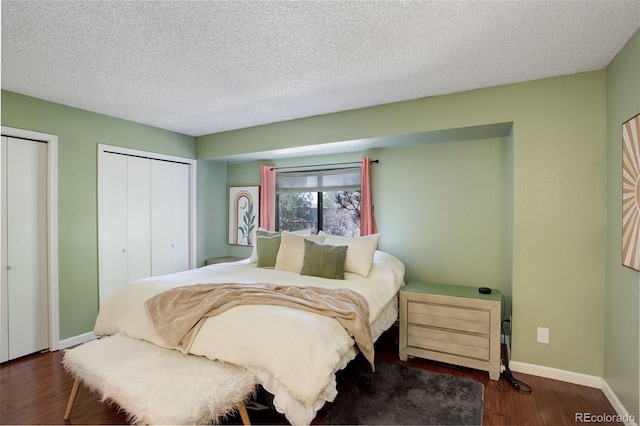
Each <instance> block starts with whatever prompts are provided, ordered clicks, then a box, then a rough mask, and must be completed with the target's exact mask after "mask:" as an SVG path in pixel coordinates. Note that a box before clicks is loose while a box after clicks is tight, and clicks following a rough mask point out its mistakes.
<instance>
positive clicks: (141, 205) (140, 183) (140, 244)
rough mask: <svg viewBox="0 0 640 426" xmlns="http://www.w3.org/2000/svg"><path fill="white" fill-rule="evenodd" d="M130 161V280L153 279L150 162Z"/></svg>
mask: <svg viewBox="0 0 640 426" xmlns="http://www.w3.org/2000/svg"><path fill="white" fill-rule="evenodd" d="M122 157H125V158H126V159H127V169H128V173H127V174H128V178H127V250H128V254H129V256H128V272H129V276H128V280H129V281H134V280H139V279H140V278H147V277H149V276H151V229H150V228H149V216H150V214H151V192H150V191H151V160H149V159H148V158H138V157H126V156H122Z"/></svg>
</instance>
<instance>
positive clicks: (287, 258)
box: [276, 231, 325, 274]
mask: <svg viewBox="0 0 640 426" xmlns="http://www.w3.org/2000/svg"><path fill="white" fill-rule="evenodd" d="M281 238H282V239H281V240H280V250H278V257H277V258H276V269H280V270H283V271H290V272H295V273H296V274H299V273H300V271H301V270H302V263H303V262H304V240H309V241H315V242H316V243H321V242H323V241H324V238H325V236H324V235H300V234H297V233H293V232H288V231H282V234H281Z"/></svg>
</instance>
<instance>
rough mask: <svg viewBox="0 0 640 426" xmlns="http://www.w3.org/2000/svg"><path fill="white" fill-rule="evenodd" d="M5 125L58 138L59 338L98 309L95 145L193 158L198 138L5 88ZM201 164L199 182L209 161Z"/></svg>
mask: <svg viewBox="0 0 640 426" xmlns="http://www.w3.org/2000/svg"><path fill="white" fill-rule="evenodd" d="M2 125H3V126H9V127H15V128H20V129H26V130H32V131H36V132H42V133H49V134H53V135H57V136H58V219H59V222H58V239H59V242H58V256H59V302H60V338H61V339H66V338H70V337H74V336H77V335H80V334H83V333H87V332H90V331H91V330H93V325H94V323H95V319H96V315H97V311H98V241H97V238H98V237H97V235H98V225H97V145H98V144H108V145H117V146H122V147H127V148H132V149H139V150H145V151H152V152H157V153H162V154H167V155H175V156H180V157H186V158H195V141H194V139H193V138H192V137H190V136H185V135H180V134H177V133H172V132H168V131H165V130H160V129H157V128H154V127H149V126H144V125H141V124H136V123H132V122H130V121H125V120H120V119H116V118H112V117H107V116H104V115H101V114H95V113H91V112H88V111H83V110H80V109H76V108H71V107H67V106H63V105H59V104H55V103H51V102H47V101H43V100H40V99H36V98H32V97H28V96H23V95H20V94H17V93H13V92H7V91H4V90H3V91H2ZM199 163H203V164H202V166H201V164H198V174H199V180H200V175H201V174H203V173H204V174H205V175H206V172H207V171H208V170H210V168H211V165H210V164H211V163H210V162H199ZM205 201H206V200H205ZM201 204H202V206H205V205H206V203H201ZM199 225H200V224H198V227H200V226H199ZM202 228H203V229H205V227H204V225H203V226H202ZM205 255H206V253H202V256H205ZM201 263H202V260H201V258H199V264H201Z"/></svg>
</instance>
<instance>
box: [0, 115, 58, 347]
mask: <svg viewBox="0 0 640 426" xmlns="http://www.w3.org/2000/svg"><path fill="white" fill-rule="evenodd" d="M2 135H4V136H9V137H14V138H22V139H32V140H36V141H42V142H46V143H47V169H48V174H47V231H48V233H49V235H47V241H48V245H49V247H48V257H49V259H48V261H49V262H48V271H47V276H48V287H49V350H50V351H57V350H58V349H60V312H59V311H60V303H59V300H58V137H57V136H55V135H50V134H47V133H40V132H32V131H30V130H24V129H16V128H13V127H7V126H2Z"/></svg>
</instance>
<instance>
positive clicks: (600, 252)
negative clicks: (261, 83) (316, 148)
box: [196, 71, 607, 376]
mask: <svg viewBox="0 0 640 426" xmlns="http://www.w3.org/2000/svg"><path fill="white" fill-rule="evenodd" d="M508 122H512V123H513V128H512V132H511V134H509V135H508V136H507V137H505V138H503V139H500V142H498V141H491V140H490V141H488V142H486V143H485V142H483V143H484V144H485V145H487V146H488V147H489V148H488V151H487V152H484V153H482V154H480V155H487V156H489V154H488V152H491V151H495V157H493V156H492V157H491V160H490V161H489V163H488V164H487V165H486V166H485V168H484V169H482V170H481V171H477V173H476V174H474V173H469V174H466V173H465V172H466V170H465V171H461V170H460V168H458V167H457V165H458V164H465V162H466V161H469V159H470V157H473V156H474V155H477V154H476V153H475V151H474V150H476V149H479V147H480V145H482V144H477V143H476V142H477V141H461V142H455V143H453V144H452V145H449V144H431V145H429V146H426V145H425V146H424V147H414V148H400V147H398V148H397V151H396V149H394V147H393V142H394V140H395V138H394V136H397V135H406V134H408V133H418V132H433V131H441V130H447V129H456V128H463V127H472V126H482V125H491V124H495V123H508ZM606 122H607V117H606V71H597V72H590V73H582V74H577V75H571V76H564V77H558V78H551V79H545V80H538V81H531V82H527V83H521V84H512V85H506V86H501V87H494V88H489V89H483V90H475V91H470V92H465V93H457V94H452V95H447V96H438V97H432V98H425V99H419V100H415V101H408V102H400V103H395V104H389V105H382V106H378V107H372V108H365V109H360V110H355V111H346V112H341V113H336V114H329V115H324V116H318V117H311V118H307V119H300V120H294V121H290V122H283V123H275V124H272V125H265V126H259V127H254V128H249V129H243V130H237V131H232V132H225V133H219V134H213V135H207V136H203V137H199V138H196V149H197V154H198V158H219V157H224V156H229V155H236V154H243V153H247V152H252V151H268V150H271V149H282V148H289V147H294V146H305V145H318V144H323V143H332V142H340V141H351V140H358V139H366V138H380V137H388V138H389V141H390V145H391V146H390V147H386V148H384V149H382V150H381V151H380V152H376V153H375V154H376V155H377V156H378V157H380V158H381V159H382V160H384V161H382V163H381V164H380V165H378V166H374V172H373V173H374V179H376V178H375V176H376V174H378V173H380V174H383V175H384V178H383V179H381V180H382V182H379V181H377V180H375V181H374V183H375V184H376V185H381V184H382V185H383V186H382V188H378V189H374V197H376V196H377V197H378V198H377V199H374V202H375V204H376V217H377V220H378V222H379V223H380V224H381V231H382V232H383V235H382V240H381V248H384V249H388V250H389V251H390V252H392V253H394V254H397V255H398V257H400V258H401V259H402V260H403V261H404V262H405V263H406V266H407V271H408V278H421V279H431V278H433V279H435V280H438V281H441V282H450V283H461V284H462V283H465V282H466V283H467V284H469V285H479V284H480V283H491V282H497V283H498V284H497V285H498V286H501V285H502V284H499V283H500V282H501V281H504V280H506V281H507V282H506V284H504V286H505V288H507V289H509V287H510V293H511V296H512V297H511V298H512V307H513V321H514V324H513V340H512V345H513V347H512V356H513V360H515V361H519V362H522V363H529V364H534V365H542V366H547V367H553V368H558V369H561V370H569V371H576V372H580V373H584V374H589V375H595V376H602V374H603V368H604V317H605V313H604V308H605V306H604V302H603V301H604V297H605V246H606V244H605V234H606V229H605V213H606V212H605V210H606V209H605V204H606V132H607V125H606ZM453 145H456V146H455V147H454V146H453ZM371 156H372V157H373V156H375V155H371ZM439 158H441V159H442V164H440V163H439V162H438V159H439ZM498 158H501V159H502V160H498ZM409 165H410V166H411V168H410V167H409ZM447 165H448V167H447ZM234 167H235V166H232V165H230V166H229V173H228V179H229V183H230V184H231V183H234V182H235V179H236V175H235V174H234V173H233V170H234ZM238 167H246V166H238ZM376 167H377V168H376ZM470 167H472V168H471V169H470V170H473V167H479V166H478V165H473V166H470ZM496 167H497V168H498V170H497V171H496V170H494V169H495V168H496ZM251 173H253V177H252V178H249V177H248V175H250V174H251ZM257 173H258V172H257V171H253V172H250V173H249V174H248V175H245V176H247V177H248V179H247V180H246V182H243V183H257V182H258V181H259V177H258V175H257ZM441 173H448V174H447V175H446V176H447V177H448V179H445V178H443V177H442V175H441ZM470 175H473V176H470ZM493 175H495V176H493ZM492 176H493V177H492ZM496 176H498V177H500V178H497V177H496ZM434 179H435V181H434ZM484 179H487V182H491V181H492V180H493V181H495V182H498V183H497V184H496V183H494V185H498V188H497V189H495V191H496V194H499V196H497V198H500V202H499V203H498V202H497V201H496V203H497V204H496V203H494V204H492V205H489V206H483V205H482V204H478V199H477V198H474V197H473V196H472V195H471V194H468V193H464V192H462V193H460V199H458V200H456V199H453V200H451V199H446V196H447V195H449V196H450V197H452V198H455V194H456V193H458V192H459V191H460V190H459V188H460V187H463V186H464V181H465V180H466V181H468V184H469V185H470V186H471V188H473V186H474V185H476V184H479V183H478V182H476V181H482V180H484ZM238 183H240V182H238ZM487 185H489V184H488V183H487ZM411 189H413V190H415V191H418V192H420V191H423V193H424V194H435V195H436V197H435V198H436V199H438V197H440V198H439V199H438V202H440V203H441V204H443V205H448V207H449V208H451V209H452V210H451V211H449V214H450V215H451V216H452V217H450V218H446V219H450V220H449V221H445V223H444V224H443V216H445V215H443V214H441V213H438V214H433V213H432V212H433V209H434V206H433V203H434V202H435V201H434V199H433V198H434V197H432V196H428V195H424V196H422V197H417V198H416V199H415V200H414V201H415V204H414V205H411V207H409V208H410V211H411V213H410V214H408V213H407V209H406V208H397V203H395V202H393V203H392V204H389V200H390V199H393V198H394V195H395V194H396V193H397V194H402V195H404V196H408V194H407V191H409V190H411ZM465 201H468V202H467V203H465ZM447 203H450V204H447ZM485 207H486V208H487V210H486V212H484V211H483V209H484V208H485ZM465 208H466V209H467V210H466V212H465V210H464V209H465ZM491 209H493V210H491ZM474 210H476V211H483V212H482V213H481V214H482V215H483V217H482V220H481V222H482V223H483V225H485V224H486V225H485V226H487V227H488V229H492V228H491V226H493V227H494V228H495V227H496V225H495V224H494V225H491V221H492V220H493V221H494V222H495V223H498V222H500V223H501V224H503V228H506V231H505V232H506V235H505V234H504V233H497V234H496V236H495V238H494V239H490V238H489V236H484V238H485V240H484V241H486V244H488V245H489V246H488V247H483V246H482V244H478V243H477V242H476V239H477V238H478V237H477V232H481V231H480V230H477V231H476V233H475V234H472V235H473V236H474V237H473V238H468V239H465V238H464V234H465V233H466V231H465V229H466V227H467V226H468V227H469V228H473V226H474V225H473V221H474V220H476V218H475V217H474V216H475V214H476V213H474ZM488 212H490V213H488ZM478 214H480V213H478ZM407 217H410V218H411V220H410V221H407ZM467 220H469V221H470V222H469V224H468V223H467V222H466V221H467ZM478 220H479V219H478ZM224 223H225V224H226V219H225V222H224ZM447 235H448V236H449V237H450V239H447ZM505 240H506V241H505ZM236 249H237V248H235V247H233V248H230V251H231V250H236ZM485 250H487V251H489V252H493V253H498V254H496V255H493V256H490V257H487V258H484V256H485V253H484V251H485ZM505 251H506V252H507V253H506V254H504V253H505ZM470 253H477V256H478V259H469V257H470ZM489 258H490V259H491V260H489V261H488V262H491V265H483V261H482V259H489ZM505 259H506V263H507V265H504V263H505ZM476 261H477V262H476ZM485 263H486V262H485ZM426 265H428V266H426ZM474 272H475V273H474ZM507 291H509V290H507ZM537 327H548V328H549V329H550V344H541V343H537V342H536V331H537Z"/></svg>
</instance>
